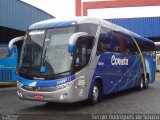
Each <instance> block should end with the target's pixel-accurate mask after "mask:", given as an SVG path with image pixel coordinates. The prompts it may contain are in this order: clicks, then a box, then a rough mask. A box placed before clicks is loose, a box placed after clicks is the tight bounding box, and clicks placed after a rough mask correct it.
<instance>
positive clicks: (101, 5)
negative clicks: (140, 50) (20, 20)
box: [75, 0, 160, 42]
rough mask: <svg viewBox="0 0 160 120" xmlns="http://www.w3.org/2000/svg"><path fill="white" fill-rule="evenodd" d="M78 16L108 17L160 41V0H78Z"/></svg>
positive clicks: (127, 27) (116, 22)
mask: <svg viewBox="0 0 160 120" xmlns="http://www.w3.org/2000/svg"><path fill="white" fill-rule="evenodd" d="M75 4H76V16H92V17H99V18H102V19H107V20H109V21H111V22H113V23H115V24H118V25H120V26H122V27H124V28H126V29H129V30H131V31H133V32H135V33H137V34H139V35H141V36H144V37H147V38H149V39H152V40H153V41H155V42H157V41H160V30H159V29H160V12H159V11H160V0H76V3H75Z"/></svg>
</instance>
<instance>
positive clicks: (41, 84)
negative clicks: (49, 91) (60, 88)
mask: <svg viewBox="0 0 160 120" xmlns="http://www.w3.org/2000/svg"><path fill="white" fill-rule="evenodd" d="M17 79H18V82H20V83H23V85H24V86H30V85H32V84H34V83H35V86H34V87H55V86H56V85H61V84H64V83H67V82H70V81H73V80H75V76H74V75H73V76H69V77H65V78H60V79H55V80H42V81H40V80H29V79H26V78H22V77H20V76H18V77H17ZM59 81H63V82H59ZM57 82H59V83H57Z"/></svg>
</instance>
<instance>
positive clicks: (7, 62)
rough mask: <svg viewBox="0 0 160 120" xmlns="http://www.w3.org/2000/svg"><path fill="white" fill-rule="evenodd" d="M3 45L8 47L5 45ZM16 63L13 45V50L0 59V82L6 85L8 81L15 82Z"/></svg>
mask: <svg viewBox="0 0 160 120" xmlns="http://www.w3.org/2000/svg"><path fill="white" fill-rule="evenodd" d="M5 47H7V48H8V46H7V45H6V46H5ZM17 63H18V52H17V47H16V46H14V52H13V54H12V55H11V56H7V57H3V58H1V59H0V84H1V85H3V84H4V85H7V84H9V82H16V80H17V77H16V66H17Z"/></svg>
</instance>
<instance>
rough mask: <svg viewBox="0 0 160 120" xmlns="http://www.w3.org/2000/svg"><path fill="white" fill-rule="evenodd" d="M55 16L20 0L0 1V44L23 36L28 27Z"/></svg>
mask: <svg viewBox="0 0 160 120" xmlns="http://www.w3.org/2000/svg"><path fill="white" fill-rule="evenodd" d="M51 18H54V16H52V15H50V14H48V13H46V12H44V11H42V10H40V9H38V8H36V7H33V6H31V5H29V4H27V3H24V2H22V1H20V0H0V44H7V43H8V42H9V41H10V40H11V39H12V38H15V37H18V36H22V35H24V34H25V31H26V30H27V29H28V27H29V26H30V25H31V24H33V23H35V22H39V21H42V20H46V19H51Z"/></svg>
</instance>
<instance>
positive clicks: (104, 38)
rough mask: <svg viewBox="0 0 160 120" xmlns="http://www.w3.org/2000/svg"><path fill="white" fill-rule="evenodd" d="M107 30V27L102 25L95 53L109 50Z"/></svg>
mask: <svg viewBox="0 0 160 120" xmlns="http://www.w3.org/2000/svg"><path fill="white" fill-rule="evenodd" d="M108 31H109V30H108V29H106V28H103V27H102V29H101V33H100V35H99V42H98V45H97V54H100V53H103V52H109V51H111V44H110V40H109V37H108Z"/></svg>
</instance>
